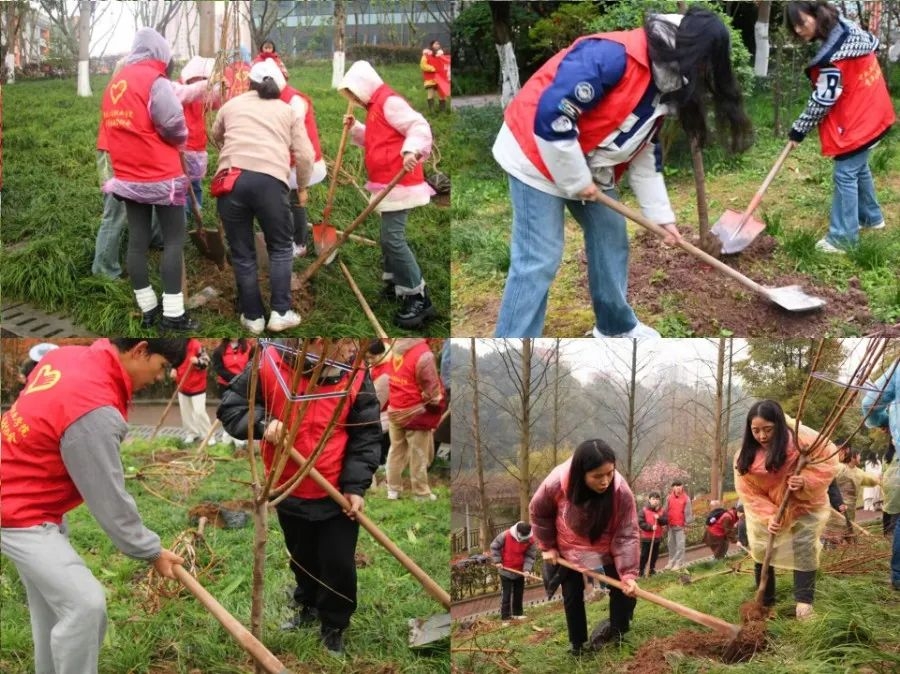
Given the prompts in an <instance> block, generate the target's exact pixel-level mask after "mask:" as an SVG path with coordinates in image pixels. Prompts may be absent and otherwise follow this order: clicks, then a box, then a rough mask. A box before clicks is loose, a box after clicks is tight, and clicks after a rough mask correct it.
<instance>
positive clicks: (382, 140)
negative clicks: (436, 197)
mask: <svg viewBox="0 0 900 674" xmlns="http://www.w3.org/2000/svg"><path fill="white" fill-rule="evenodd" d="M391 96H399V97H400V98H403V97H402V96H400V94H398V93H397V92H396V91H394V90H393V89H391V88H390V87H389V86H388V85H386V84H382V85H381V86H380V87H378V88H377V89H376V90H375V92H374V93H373V94H372V98H371V99H370V100H369V105H367V106H366V108H367V112H366V146H365V161H366V174H367V175H368V176H369V180H371V181H372V182H373V183H383V184H387V183H389V182H391V180H392V179H393V178H394V176H395V175H397V174H398V173H399V172H400V169H402V168H403V156H402V155H401V154H400V149H401V148H402V147H403V141H404V140H406V137H405V136H404V135H403V134H402V133H400V132H399V131H397V129H395V128H394V127H393V126H391V124H390V122H388V121H387V117H385V116H384V104H385V102H386V101H387V99H388V98H390V97H391ZM404 100H405V99H404ZM423 182H425V174H424V172H423V170H422V164H416V167H415V168H414V169H413V170H412V171H410V172H409V173H407V174H406V175H405V176H403V178H402V179H401V180H400V182H399V183H398V184H400V185H419V184H421V183H423Z"/></svg>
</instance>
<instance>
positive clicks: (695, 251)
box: [594, 191, 766, 293]
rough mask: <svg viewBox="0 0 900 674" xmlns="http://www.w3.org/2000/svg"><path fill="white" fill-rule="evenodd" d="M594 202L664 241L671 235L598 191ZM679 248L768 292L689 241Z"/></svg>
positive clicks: (739, 280) (758, 290)
mask: <svg viewBox="0 0 900 674" xmlns="http://www.w3.org/2000/svg"><path fill="white" fill-rule="evenodd" d="M594 200H595V201H597V202H599V203H601V204H603V205H604V206H607V207H608V208H611V209H612V210H614V211H615V212H616V213H619V214H621V215H623V216H625V217H626V218H628V219H629V220H631V221H632V222H634V223H636V224H638V225H640V226H641V227H643V228H644V229H649V230H650V231H651V232H653V233H654V234H656V235H657V236H658V237H659V238H661V239H664V238H666V237H667V236H668V235H669V233H668V232H667V231H666V230H665V229H663V228H662V227H660V226H659V225H657V224H656V223H654V222H650V221H649V220H648V219H647V218H645V217H644V216H643V215H641V214H640V213H638V212H637V211H636V210H634V209H632V208H629V207H628V206H626V205H625V204H623V203H621V202H620V201H616V200H615V199H613V198H612V197H608V196H606V195H605V194H604V193H603V192H600V191H598V192H597V195H596V196H595V197H594ZM678 246H679V247H680V248H682V249H684V250H686V251H687V252H688V253H690V254H691V255H693V256H694V257H696V258H697V259H699V260H702V261H703V262H705V263H706V264H708V265H709V266H711V267H715V268H716V269H718V270H719V271H720V272H722V273H723V274H725V275H727V276H730V277H731V278H733V279H734V280H735V281H737V282H738V283H740V284H742V285H745V286H747V287H748V288H750V290H752V291H754V292H757V293H764V292H765V291H766V289H765V288H763V287H762V286H761V285H759V284H758V283H757V282H756V281H754V280H753V279H751V278H748V277H746V276H744V275H743V274H742V273H741V272H739V271H738V270H736V269H732V268H731V267H729V266H728V265H727V264H725V263H724V262H722V261H721V260H719V259H716V258H714V257H713V256H712V255H710V254H709V253H707V252H705V251H702V250H700V249H699V248H697V247H696V246H694V245H693V244H691V243H689V242H688V241H685V240H684V239H678Z"/></svg>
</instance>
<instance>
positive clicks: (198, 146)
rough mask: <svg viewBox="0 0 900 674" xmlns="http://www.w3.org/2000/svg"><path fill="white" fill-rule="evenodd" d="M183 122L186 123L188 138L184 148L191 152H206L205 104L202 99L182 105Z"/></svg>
mask: <svg viewBox="0 0 900 674" xmlns="http://www.w3.org/2000/svg"><path fill="white" fill-rule="evenodd" d="M183 107H184V121H185V122H186V123H187V128H188V138H187V143H186V144H185V148H186V149H188V150H191V151H192V152H205V151H206V143H207V137H206V103H205V102H204V100H203V98H198V99H197V100H195V101H191V102H190V103H185V104H184V106H183Z"/></svg>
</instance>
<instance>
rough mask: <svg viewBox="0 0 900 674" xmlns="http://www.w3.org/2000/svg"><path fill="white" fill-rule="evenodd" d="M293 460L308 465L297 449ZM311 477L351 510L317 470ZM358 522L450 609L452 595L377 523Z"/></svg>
mask: <svg viewBox="0 0 900 674" xmlns="http://www.w3.org/2000/svg"><path fill="white" fill-rule="evenodd" d="M291 458H292V459H294V461H295V462H296V463H297V465H298V466H300V467H301V468H303V466H305V465H306V463H307V461H306V459H304V458H303V456H301V454H300V452H298V451H297V450H296V449H291ZM309 477H311V478H312V479H313V482H315V483H316V484H317V485H318V486H319V487H321V488H322V489H324V490H325V492H326V493H327V494H328V495H329V496H330V497H331V498H332V499H333V500H334V501H336V502H337V504H338V505H339V506H341V508H343V509H345V510H347V509H349V508H350V502H349V501H348V500H347V499H346V498H345V497H344V495H343V494H342V493H341V492H339V491H338V490H337V489H335V488H334V486H333V485H332V484H331V483H330V482H329V481H328V480H326V479H325V478H324V477H322V474H321V473H320V472H319V471H317V470H316V469H315V468H313V469H311V470H310V471H309ZM356 521H357V522H359V523H360V525H361V526H362V528H363V529H365V530H366V531H368V532H369V533H370V534H371V535H372V538H374V539H375V540H376V541H378V542H379V543H381V545H382V546H384V548H385V549H386V550H387V551H388V552H390V553H391V554H392V555H394V557H396V558H397V560H398V561H399V562H400V563H401V564H402V565H403V566H404V567H406V569H407V571H409V572H410V573H411V574H412V575H413V576H415V577H416V580H418V581H419V582H420V583H421V584H422V587H424V588H425V590H426V592H428V594H430V595H431V596H432V597H434V598H435V599H436V600H437V601H439V602H440V603H441V604H443V606H444V608H446V609H449V608H450V593H449V592H447V591H446V590H445V589H444V588H442V587H441V586H440V585H438V584H437V583H436V582H435V581H434V579H432V578H431V576H429V575H428V574H427V573H425V571H423V570H422V568H421V567H420V566H419V565H418V564H416V563H415V562H414V561H413V560H412V559H410V558H409V556H407V554H406V553H405V552H403V550H401V549H400V548H398V547H397V546H396V545H395V544H394V542H393V541H392V540H391V539H390V538H388V537H387V534H385V533H384V532H383V531H382V530H381V529H379V528H378V527H377V526H376V525H375V523H374V522H373V521H372V520H370V519H369V518H368V517H366V516H365V515H364V514H363V513H356Z"/></svg>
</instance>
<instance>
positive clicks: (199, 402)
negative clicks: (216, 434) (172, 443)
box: [171, 337, 212, 449]
mask: <svg viewBox="0 0 900 674" xmlns="http://www.w3.org/2000/svg"><path fill="white" fill-rule="evenodd" d="M208 367H209V354H207V353H206V351H205V350H204V349H203V345H202V344H201V343H200V340H199V339H196V338H193V337H192V338H191V339H189V340H188V344H187V354H185V357H184V360H183V361H181V363H179V364H178V367H176V368H174V369H173V370H172V372H171V377H172V379H173V380H174V381H175V383H176V385H177V386H178V409H179V411H180V412H181V423H182V425H183V426H184V428H185V430H186V431H187V436H186V437H185V442H187V443H188V444H191V443H193V442H196V441H197V440H202V439H203V438H205V437H206V436H207V435H208V434H209V429H210V428H211V427H212V423H211V422H210V420H209V414H208V413H207V411H206V374H207V368H208ZM201 449H202V447H201Z"/></svg>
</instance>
